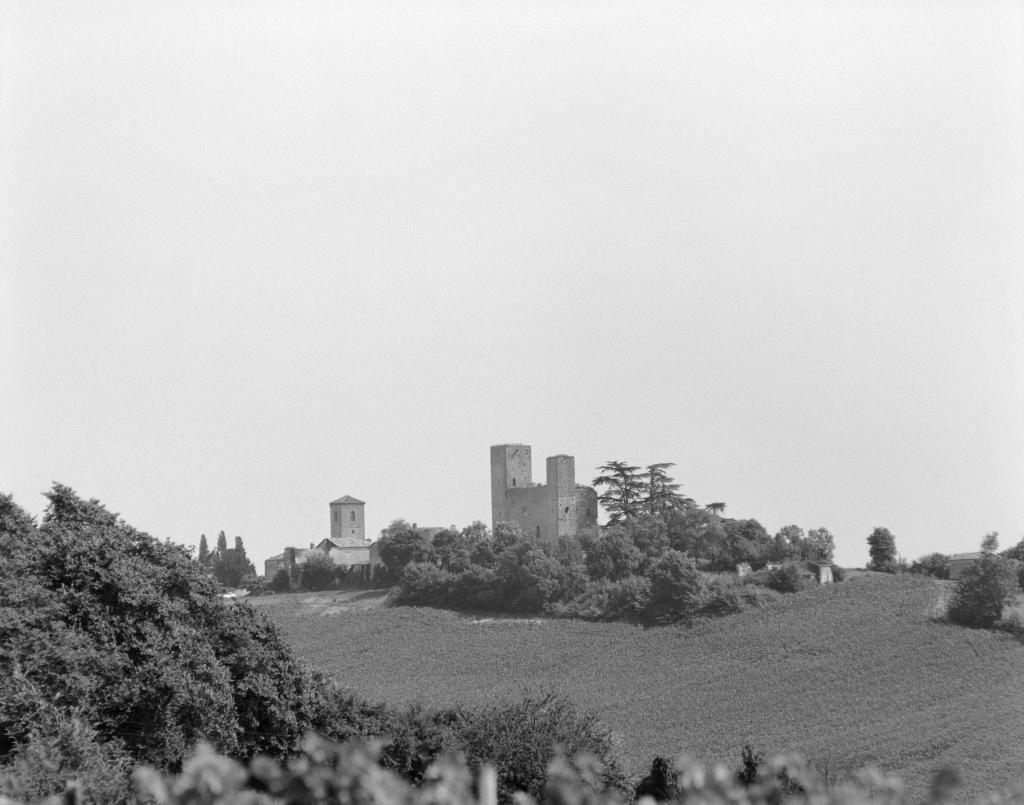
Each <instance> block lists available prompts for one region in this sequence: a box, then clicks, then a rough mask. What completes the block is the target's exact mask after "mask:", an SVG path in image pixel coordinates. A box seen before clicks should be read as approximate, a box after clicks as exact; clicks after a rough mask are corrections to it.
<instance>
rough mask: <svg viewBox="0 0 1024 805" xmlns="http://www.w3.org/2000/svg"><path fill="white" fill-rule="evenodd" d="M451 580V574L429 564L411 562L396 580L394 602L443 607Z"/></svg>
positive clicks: (447, 598) (446, 601)
mask: <svg viewBox="0 0 1024 805" xmlns="http://www.w3.org/2000/svg"><path fill="white" fill-rule="evenodd" d="M452 579H453V576H452V574H451V573H449V572H447V571H445V570H441V568H439V567H438V566H437V565H435V564H433V563H431V562H412V563H410V564H408V565H406V566H405V570H403V571H402V575H401V577H400V578H399V580H398V596H397V598H396V600H397V601H398V603H400V604H421V605H434V606H445V605H446V604H447V603H448V600H449V589H450V587H451V585H452Z"/></svg>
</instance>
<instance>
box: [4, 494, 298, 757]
mask: <svg viewBox="0 0 1024 805" xmlns="http://www.w3.org/2000/svg"><path fill="white" fill-rule="evenodd" d="M48 498H49V500H50V505H49V506H48V508H47V510H46V513H45V514H44V517H43V522H42V524H41V525H40V526H39V527H38V528H36V527H35V526H34V525H32V524H31V521H29V520H28V518H26V517H24V515H23V514H21V515H20V517H19V515H18V512H20V510H17V507H16V506H14V504H13V501H11V499H10V498H7V497H2V496H0V528H2V529H3V531H2V532H0V544H2V545H3V548H4V549H5V550H4V553H5V561H4V562H0V755H3V754H7V753H10V752H11V751H15V750H17V751H18V752H21V751H23V748H24V747H28V746H30V745H31V744H32V743H33V741H35V742H36V743H38V742H39V741H47V740H56V739H57V738H59V735H60V733H59V731H55V732H53V734H44V733H40V732H39V730H40V729H42V727H40V725H44V726H45V725H46V724H51V725H57V726H59V725H61V724H64V723H66V722H67V720H68V719H71V718H72V717H74V718H78V719H80V720H81V721H83V722H86V723H88V724H90V725H91V726H92V728H94V729H95V731H96V737H95V742H97V743H99V744H111V745H115V744H116V745H118V746H122V747H123V750H124V752H125V753H127V755H128V756H130V757H131V758H132V759H133V760H134V761H136V762H145V763H150V764H153V765H156V766H159V767H163V768H168V767H172V766H174V765H175V764H177V763H178V762H180V760H181V758H182V756H183V755H184V752H185V751H186V749H187V748H188V747H190V746H192V745H194V744H195V742H196V741H197V740H199V739H201V738H204V739H206V740H209V741H211V742H212V743H214V745H216V746H217V747H218V748H219V749H220V750H221V751H227V752H231V753H235V754H238V755H240V756H243V757H248V756H250V755H252V754H255V753H256V752H268V753H275V754H280V753H282V752H285V751H288V750H289V749H291V748H292V747H293V745H294V742H295V740H296V739H297V738H298V737H299V736H300V735H301V734H302V732H303V731H304V730H305V729H307V728H308V727H309V726H311V722H310V718H309V712H308V702H309V698H310V696H311V695H312V690H311V689H312V687H313V686H314V685H313V681H312V679H311V678H310V676H309V675H308V674H307V673H306V672H305V670H304V669H303V668H302V667H301V666H300V665H299V663H298V661H297V660H296V659H295V657H294V655H293V654H292V652H291V650H290V649H289V648H287V647H286V646H285V645H284V643H283V642H282V641H281V639H280V636H279V635H278V633H277V631H276V630H275V629H274V627H273V626H272V625H271V624H270V623H269V622H268V621H267V619H266V617H265V616H264V615H263V614H262V613H257V612H255V611H254V610H252V609H251V608H250V607H249V606H248V605H246V604H244V603H238V604H234V603H232V604H227V603H225V602H224V601H223V599H221V598H220V595H219V592H220V588H219V585H218V583H217V582H216V581H214V580H213V579H211V578H209V577H208V576H206V575H205V573H204V571H203V569H202V567H201V566H200V565H199V563H198V562H196V561H194V560H193V559H192V558H191V557H190V555H189V553H188V552H187V551H186V550H185V549H184V548H182V547H181V546H178V545H172V544H170V543H166V542H159V541H157V540H155V539H153V538H152V537H150V536H149V535H147V534H144V533H142V532H139V531H136V530H135V529H133V528H132V527H131V526H129V525H127V524H126V523H124V522H123V521H122V520H120V519H119V518H118V517H117V516H116V515H113V514H111V513H110V512H108V511H107V510H106V509H104V508H103V506H102V505H101V504H100V503H99V502H98V501H85V500H82V499H81V498H79V497H78V496H77V495H75V493H74V492H73V491H72V490H70V489H68V488H67V487H63V486H60V485H55V486H54V488H53V491H52V492H51V493H50V494H49V495H48ZM26 522H27V523H28V526H27V527H26ZM58 702H59V703H62V704H61V706H60V707H57V705H56V703H58ZM51 708H57V713H58V716H59V717H52V718H51V717H49V716H48V715H47V712H48V710H49V709H51ZM71 708H74V709H73V710H72V709H71ZM62 719H63V720H62ZM57 726H54V727H53V729H54V730H57ZM33 730H35V731H36V732H33ZM25 751H27V750H25ZM118 751H120V750H118Z"/></svg>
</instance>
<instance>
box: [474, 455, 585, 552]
mask: <svg viewBox="0 0 1024 805" xmlns="http://www.w3.org/2000/svg"><path fill="white" fill-rule="evenodd" d="M546 470H547V473H546V481H547V482H546V483H544V484H536V483H534V482H533V457H532V454H531V450H530V446H529V445H527V444H498V445H493V446H492V447H491V527H492V529H493V528H496V527H497V525H498V523H515V524H516V525H518V526H519V527H520V528H521V529H522V531H523V533H524V534H525V535H527V536H533V537H535V538H536V539H537V540H539V541H542V542H556V541H557V540H558V539H559V538H560V537H575V536H578V535H581V534H586V533H593V532H596V530H597V492H595V491H594V489H593V487H589V486H582V485H580V484H577V483H576V460H575V458H573V457H572V456H566V455H557V456H551V457H549V458H548V459H547V466H546Z"/></svg>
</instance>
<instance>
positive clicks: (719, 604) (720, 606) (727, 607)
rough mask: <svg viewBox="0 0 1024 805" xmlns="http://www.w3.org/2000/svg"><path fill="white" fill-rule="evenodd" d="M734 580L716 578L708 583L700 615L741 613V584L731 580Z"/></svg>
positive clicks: (742, 601)
mask: <svg viewBox="0 0 1024 805" xmlns="http://www.w3.org/2000/svg"><path fill="white" fill-rule="evenodd" d="M734 578H735V577H733V578H729V577H725V576H718V577H715V578H712V579H711V580H710V581H709V582H708V585H707V590H706V592H705V594H704V597H703V601H702V603H701V608H700V614H702V615H710V616H719V615H732V614H734V613H736V612H742V611H743V609H744V598H743V596H742V595H741V592H740V590H741V584H740V582H739V581H738V580H733V579H734Z"/></svg>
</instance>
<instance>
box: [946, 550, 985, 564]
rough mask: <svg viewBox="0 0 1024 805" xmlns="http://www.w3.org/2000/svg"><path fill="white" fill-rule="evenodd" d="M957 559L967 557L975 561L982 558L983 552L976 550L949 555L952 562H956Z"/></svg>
mask: <svg viewBox="0 0 1024 805" xmlns="http://www.w3.org/2000/svg"><path fill="white" fill-rule="evenodd" d="M957 559H966V560H969V561H973V560H975V559H981V553H979V552H978V551H974V552H973V553H955V554H953V555H952V556H951V557H949V561H950V562H955V561H956V560H957Z"/></svg>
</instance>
